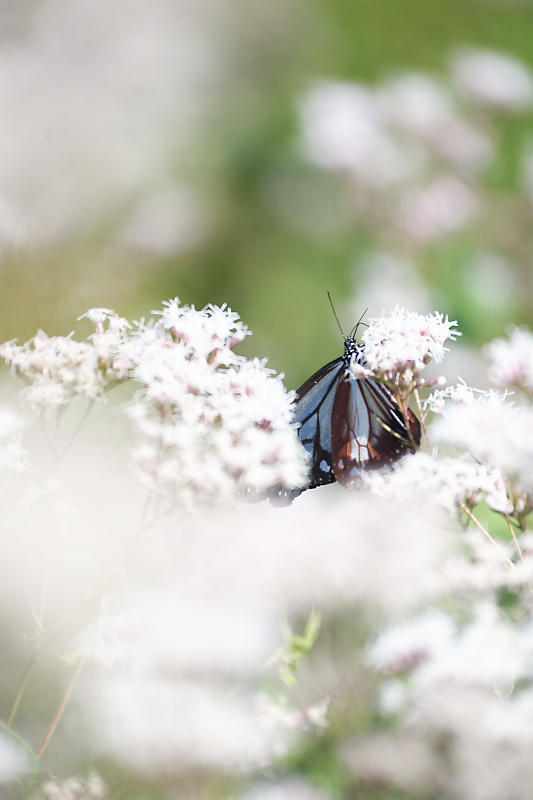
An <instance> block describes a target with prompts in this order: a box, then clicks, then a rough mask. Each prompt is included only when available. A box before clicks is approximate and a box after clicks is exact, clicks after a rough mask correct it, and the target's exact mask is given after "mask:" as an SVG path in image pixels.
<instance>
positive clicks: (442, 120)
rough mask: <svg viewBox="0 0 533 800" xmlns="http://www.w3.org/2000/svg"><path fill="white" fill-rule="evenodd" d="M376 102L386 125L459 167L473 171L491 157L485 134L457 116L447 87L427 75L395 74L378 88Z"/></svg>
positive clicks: (488, 141)
mask: <svg viewBox="0 0 533 800" xmlns="http://www.w3.org/2000/svg"><path fill="white" fill-rule="evenodd" d="M377 102H378V103H379V107H380V109H381V111H382V113H383V116H384V118H385V120H386V121H387V122H388V123H389V124H390V125H392V126H393V127H396V128H398V129H399V130H401V131H404V132H406V133H408V134H411V135H412V136H414V137H417V138H418V139H419V140H420V141H421V142H423V143H424V144H425V145H427V146H428V147H429V148H430V150H433V151H434V152H435V153H436V154H437V155H440V156H442V157H443V158H445V159H449V160H450V161H451V162H453V163H456V164H457V165H459V166H463V167H467V168H471V169H474V170H477V169H479V168H480V167H482V166H484V165H485V164H486V163H487V161H488V160H489V159H490V157H491V156H492V153H493V147H492V144H491V141H490V139H489V138H488V136H487V135H486V134H485V133H484V132H483V131H482V130H480V129H479V128H476V127H474V125H472V124H471V123H469V122H467V121H466V120H464V119H462V118H461V117H460V115H459V112H458V109H457V108H456V103H455V101H454V98H453V97H452V94H451V92H450V91H449V89H448V88H447V87H446V86H445V84H444V83H442V82H440V81H438V80H436V79H434V78H431V77H429V76H428V75H424V74H423V73H406V74H401V75H399V76H398V77H396V78H394V79H392V80H390V81H388V82H387V83H385V84H384V85H383V86H382V87H380V88H378V90H377Z"/></svg>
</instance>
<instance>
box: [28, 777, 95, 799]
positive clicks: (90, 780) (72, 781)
mask: <svg viewBox="0 0 533 800" xmlns="http://www.w3.org/2000/svg"><path fill="white" fill-rule="evenodd" d="M41 789H42V791H43V793H44V797H45V798H46V800H103V798H105V797H107V787H106V785H105V783H104V781H103V780H102V778H101V777H100V775H98V774H97V773H96V772H91V773H90V774H89V775H88V776H87V777H77V776H76V777H72V778H63V779H60V778H52V779H51V780H47V781H45V782H44V783H43V784H42V786H41Z"/></svg>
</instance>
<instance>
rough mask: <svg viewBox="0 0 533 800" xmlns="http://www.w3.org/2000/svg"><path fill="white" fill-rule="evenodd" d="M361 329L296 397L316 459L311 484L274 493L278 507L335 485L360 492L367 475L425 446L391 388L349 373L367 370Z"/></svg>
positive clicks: (303, 436)
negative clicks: (358, 339)
mask: <svg viewBox="0 0 533 800" xmlns="http://www.w3.org/2000/svg"><path fill="white" fill-rule="evenodd" d="M356 330H357V326H356V327H355V328H354V330H353V331H352V334H351V335H350V336H347V337H346V338H345V339H344V354H343V355H342V356H340V357H339V358H336V359H334V360H333V361H330V362H329V363H328V364H326V365H325V366H323V367H322V368H321V369H319V370H318V371H317V372H315V373H314V374H313V375H311V377H310V378H308V380H306V381H305V383H303V384H302V386H300V388H299V389H298V390H297V392H296V400H295V409H294V422H295V423H296V425H297V426H298V430H297V433H298V438H299V439H300V441H301V443H302V444H303V446H304V447H305V449H306V450H307V452H308V453H309V455H310V456H311V467H310V473H309V485H308V486H305V487H303V488H300V489H280V490H278V491H277V492H275V493H272V494H271V495H270V502H271V503H272V504H273V505H289V504H290V503H292V501H293V499H294V498H295V497H297V496H298V495H299V494H301V493H302V492H303V491H305V490H306V489H314V488H315V487H317V486H323V485H325V484H328V483H334V482H335V481H338V482H339V483H340V484H341V485H342V486H344V487H346V488H347V489H352V488H359V487H361V486H362V483H363V480H362V476H363V474H364V473H365V472H366V471H368V470H374V469H379V468H380V467H384V466H386V465H388V464H392V463H393V462H394V461H397V460H398V459H400V458H402V457H403V456H404V455H406V454H407V453H413V452H414V451H415V449H416V448H417V447H418V445H419V444H420V423H419V421H418V419H417V417H416V416H415V415H414V414H413V412H412V411H411V410H410V409H408V411H407V419H405V418H404V416H403V414H402V412H401V410H400V406H399V404H398V401H397V400H396V398H395V397H394V395H393V394H392V392H391V391H390V390H389V389H388V388H387V387H386V386H384V385H383V384H382V383H379V382H378V381H377V380H376V379H374V378H370V377H355V376H353V374H352V373H351V372H350V370H349V367H350V363H352V361H354V362H355V363H357V364H359V365H361V366H362V367H366V360H365V353H364V346H363V345H362V344H358V343H357V342H356V340H355V338H354V336H355V333H356Z"/></svg>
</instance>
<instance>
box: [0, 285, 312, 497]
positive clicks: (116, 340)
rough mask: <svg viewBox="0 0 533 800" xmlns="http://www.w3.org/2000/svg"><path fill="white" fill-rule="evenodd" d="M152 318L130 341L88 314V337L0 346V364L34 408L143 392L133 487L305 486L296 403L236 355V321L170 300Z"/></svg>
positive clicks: (138, 399)
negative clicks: (22, 384)
mask: <svg viewBox="0 0 533 800" xmlns="http://www.w3.org/2000/svg"><path fill="white" fill-rule="evenodd" d="M154 314H155V317H154V318H152V319H151V320H149V321H148V322H144V321H143V322H140V323H138V325H137V326H136V328H135V329H134V330H131V328H132V326H131V324H130V323H129V322H128V321H127V320H125V319H123V318H122V317H119V316H118V315H117V314H115V312H114V311H111V310H110V309H106V308H93V309H91V310H89V311H88V312H87V313H86V314H84V315H83V316H84V317H86V318H88V319H89V320H90V321H91V322H92V323H93V324H94V326H95V332H94V333H93V334H91V335H90V336H89V337H88V338H87V340H86V341H83V342H78V341H76V340H75V339H74V338H73V335H72V334H71V335H69V336H66V337H61V336H55V337H48V336H46V334H45V333H43V332H42V331H39V332H38V333H37V335H36V336H34V337H33V339H31V340H30V341H29V342H27V343H26V344H24V345H22V346H18V345H16V344H15V343H14V342H7V343H6V344H4V345H1V346H0V355H1V356H3V358H4V359H5V360H6V362H7V363H8V364H9V365H10V366H11V368H12V369H13V371H14V372H15V373H16V374H18V375H20V376H21V377H23V378H24V379H25V380H26V381H27V382H28V387H27V388H26V390H25V392H26V397H27V399H28V400H29V401H30V402H31V403H32V404H33V405H36V406H40V407H41V408H58V407H61V406H64V405H65V404H66V403H68V402H70V401H71V400H73V399H75V398H76V397H79V396H85V397H86V398H89V399H90V400H94V399H101V398H102V397H103V395H104V393H105V392H106V391H107V390H108V389H109V388H111V387H112V386H114V385H116V384H117V383H118V382H120V381H123V380H125V379H126V378H127V379H130V380H131V381H133V382H134V384H135V385H136V386H138V385H139V384H140V386H141V389H140V390H138V391H137V394H136V396H135V399H134V401H133V402H132V403H131V404H130V406H129V409H128V412H129V416H130V418H131V419H132V420H133V421H134V423H135V425H136V428H137V431H138V433H139V435H140V438H141V444H140V445H139V447H138V448H137V452H136V457H137V463H138V465H139V467H140V471H141V475H142V477H143V478H144V479H145V482H146V483H147V484H148V485H149V487H150V488H151V489H153V490H155V491H157V492H161V493H164V494H169V493H170V494H175V493H176V492H177V493H179V494H180V496H181V497H182V498H190V497H191V496H193V495H198V496H200V495H201V496H205V495H208V496H211V497H216V496H229V495H231V494H234V493H235V492H239V491H241V490H250V489H251V490H257V491H263V490H266V489H268V488H271V487H287V488H294V487H298V486H301V485H303V483H304V482H305V478H306V464H307V457H306V454H305V451H304V450H303V448H302V447H301V445H300V443H299V441H298V439H297V436H296V431H295V429H294V428H293V427H292V425H291V420H292V400H293V395H292V394H291V393H287V392H286V390H285V388H284V386H283V382H282V376H279V375H278V376H276V375H275V374H274V372H273V370H270V369H268V368H267V367H266V363H265V361H260V360H258V359H252V360H250V361H247V360H246V359H245V358H243V357H242V356H238V355H236V354H235V353H234V352H233V350H232V348H233V346H234V345H235V344H237V343H238V342H241V341H242V340H243V339H244V337H245V336H246V335H247V334H248V330H247V329H246V327H245V325H244V324H243V323H242V322H241V321H240V320H239V317H238V314H236V313H234V312H232V311H231V309H229V308H227V307H226V306H225V305H224V306H221V307H217V306H212V305H208V306H206V307H205V308H204V309H201V310H196V309H195V308H194V307H190V308H189V307H188V306H180V304H179V300H178V299H177V298H176V299H174V300H171V301H169V302H168V303H165V304H164V305H163V308H162V310H161V311H158V312H154ZM80 319H81V317H80Z"/></svg>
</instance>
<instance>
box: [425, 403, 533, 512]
mask: <svg viewBox="0 0 533 800" xmlns="http://www.w3.org/2000/svg"><path fill="white" fill-rule="evenodd" d="M491 397H492V399H490V398H488V399H487V396H485V395H480V396H479V398H476V399H474V400H473V401H472V402H470V403H468V404H457V405H452V406H450V407H448V408H447V410H446V416H445V417H444V416H443V417H441V418H439V419H438V420H436V422H435V424H434V426H433V431H432V434H433V436H434V437H435V438H436V440H438V441H440V442H441V443H442V444H445V445H448V446H452V447H454V448H456V449H458V450H459V451H460V452H464V451H466V452H468V453H469V454H470V455H471V456H472V457H473V458H474V459H475V460H477V461H478V462H480V463H482V464H485V465H487V466H488V467H491V468H496V469H497V470H498V471H499V472H500V473H501V474H502V476H503V478H504V480H505V482H506V484H507V486H508V490H509V491H516V492H518V493H519V494H520V495H522V496H527V497H529V496H531V495H532V493H533V440H532V439H531V437H530V436H529V434H528V432H529V431H530V430H531V429H532V426H533V407H531V406H515V405H512V404H511V403H509V402H508V403H503V402H502V401H501V398H500V397H499V396H498V395H496V394H493V395H492V396H491ZM523 502H527V501H525V500H523ZM518 510H519V509H518ZM522 510H523V509H522Z"/></svg>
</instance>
